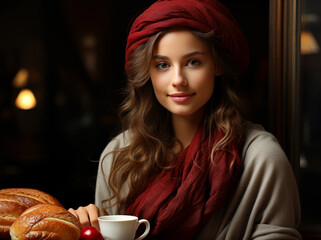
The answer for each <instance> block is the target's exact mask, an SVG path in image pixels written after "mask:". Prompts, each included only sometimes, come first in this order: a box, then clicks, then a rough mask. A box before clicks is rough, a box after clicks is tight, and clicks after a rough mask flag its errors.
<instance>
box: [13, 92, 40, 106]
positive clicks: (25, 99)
mask: <svg viewBox="0 0 321 240" xmlns="http://www.w3.org/2000/svg"><path fill="white" fill-rule="evenodd" d="M15 103H16V106H17V107H18V108H20V109H24V110H28V109H32V108H34V107H35V106H36V105H37V101H36V98H35V95H34V94H33V92H32V91H31V90H29V89H23V90H21V92H20V93H19V94H18V96H17V98H16V102H15Z"/></svg>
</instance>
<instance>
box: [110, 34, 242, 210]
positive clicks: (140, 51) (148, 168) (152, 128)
mask: <svg viewBox="0 0 321 240" xmlns="http://www.w3.org/2000/svg"><path fill="white" fill-rule="evenodd" d="M191 31H192V32H193V33H194V34H195V35H196V36H197V37H199V38H200V39H202V40H204V41H205V42H206V43H207V44H208V46H209V49H210V51H211V54H212V56H213V57H214V60H215V63H216V64H218V66H219V67H220V68H221V70H222V72H223V74H222V76H220V77H216V78H215V87H214V92H213V94H212V97H211V99H210V100H209V101H208V103H207V111H206V114H205V116H204V118H205V121H204V129H205V133H207V136H208V137H211V133H212V132H213V131H214V129H218V130H220V131H222V132H223V133H224V137H223V138H222V139H221V140H220V141H218V142H216V143H215V144H214V146H211V147H212V150H211V157H212V158H213V156H214V154H215V153H216V152H217V151H220V150H223V151H228V152H229V145H230V144H231V143H233V142H234V141H240V139H241V137H242V122H243V114H242V112H243V110H244V106H243V105H242V101H241V98H240V97H239V96H238V94H237V92H238V90H237V89H238V76H237V74H236V71H235V68H234V66H233V62H232V60H231V59H230V57H229V55H228V54H226V52H225V50H224V49H223V47H221V44H220V38H219V37H215V36H214V34H213V33H212V32H211V33H205V34H204V33H200V32H198V31H194V30H191ZM164 34H165V32H159V33H157V34H156V35H154V36H152V37H151V38H150V39H149V40H148V41H147V42H146V43H144V44H142V45H140V46H139V47H137V48H136V50H135V51H134V52H133V54H132V55H131V58H130V60H129V68H128V69H127V78H128V85H127V89H126V91H125V96H126V98H125V100H124V102H123V104H122V106H121V108H120V119H121V121H122V126H123V130H124V131H125V130H128V132H129V134H130V145H128V146H126V147H124V148H121V149H117V150H114V151H113V153H116V157H115V160H114V162H113V165H112V168H111V173H110V175H109V178H108V179H107V181H108V184H109V187H110V189H111V191H112V193H113V196H112V197H111V198H109V199H106V200H104V201H109V200H111V199H116V201H114V202H115V204H119V206H120V209H121V210H125V209H126V208H127V207H128V206H129V205H130V204H131V203H132V202H133V201H134V200H135V198H136V197H137V196H138V195H139V194H140V193H141V191H142V190H143V189H144V184H145V183H146V182H147V180H148V179H149V178H151V177H153V176H157V174H158V173H159V172H160V171H162V170H163V169H166V168H171V167H172V166H173V165H172V162H173V161H172V160H173V159H174V158H175V153H174V152H173V147H174V145H175V144H176V143H178V140H177V139H175V136H174V133H173V129H172V125H171V116H170V113H169V112H168V111H167V110H166V109H165V108H164V107H163V106H161V105H160V103H159V102H158V101H157V99H156V97H155V95H154V91H153V87H152V83H151V81H150V75H149V66H150V62H151V58H152V53H153V50H154V46H155V44H156V43H157V41H158V39H160V37H161V36H163V35H164ZM231 167H232V166H231ZM124 188H128V189H127V190H128V195H127V196H124V194H122V192H123V191H125V190H124ZM115 204H113V205H115ZM109 207H111V206H109Z"/></svg>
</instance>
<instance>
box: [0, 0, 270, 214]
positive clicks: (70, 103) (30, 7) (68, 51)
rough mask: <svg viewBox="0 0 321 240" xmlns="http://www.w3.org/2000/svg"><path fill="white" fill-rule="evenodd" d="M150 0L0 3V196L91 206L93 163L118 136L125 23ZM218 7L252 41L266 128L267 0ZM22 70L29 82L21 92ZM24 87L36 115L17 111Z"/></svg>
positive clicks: (249, 79)
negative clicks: (19, 191)
mask: <svg viewBox="0 0 321 240" xmlns="http://www.w3.org/2000/svg"><path fill="white" fill-rule="evenodd" d="M151 2H152V1H150V0H149V1H147V0H140V1H139V0H135V1H126V2H125V1H114V0H113V1H108V0H105V1H104V0H91V1H89V0H78V1H72V0H61V1H59V0H53V1H42V0H28V1H25V0H11V1H2V2H1V4H0V189H2V188H10V187H28V188H36V189H39V190H42V191H45V192H48V193H50V194H52V195H53V196H55V197H56V198H57V199H58V200H60V201H61V202H62V203H63V204H64V206H65V207H66V208H69V207H74V208H76V207H78V206H80V205H87V204H88V203H90V202H93V201H94V185H95V176H96V171H97V166H98V164H97V161H98V159H99V156H100V154H101V152H102V150H103V148H104V147H105V146H106V144H107V143H108V142H109V140H110V139H111V137H113V136H114V135H115V134H116V133H117V132H118V131H119V121H118V118H117V111H116V110H117V107H118V105H119V103H120V102H121V100H122V97H121V94H120V91H121V89H122V88H123V86H124V83H125V74H124V67H123V66H124V49H125V45H126V35H127V32H128V29H129V26H130V25H129V23H130V22H131V21H132V19H133V18H134V17H135V16H137V14H139V13H140V11H141V10H142V9H143V8H145V7H147V6H149V5H150V3H151ZM222 2H223V3H224V4H225V5H226V6H227V7H228V8H229V9H230V10H231V11H232V13H233V14H234V15H235V17H236V18H237V20H238V21H239V23H240V26H241V28H242V29H243V31H244V33H245V35H246V37H247V39H248V41H249V46H250V53H251V65H250V67H249V70H248V72H247V74H246V75H245V76H244V77H243V79H242V88H243V90H244V94H245V96H246V98H247V100H248V102H249V107H250V110H251V111H250V115H249V117H250V119H251V120H253V121H255V122H258V123H261V124H263V125H264V126H265V127H267V119H268V117H267V112H268V111H267V79H268V64H267V63H268V21H269V20H268V17H269V15H268V14H269V13H268V10H269V9H268V7H269V6H268V1H267V0H264V1H263V0H260V1H239V0H225V1H222ZM23 68H24V69H27V70H28V72H29V77H28V82H27V85H26V86H24V87H15V86H13V79H14V77H15V75H16V74H17V72H18V71H19V70H20V69H23ZM22 88H29V89H31V90H32V91H33V93H34V94H35V97H36V99H37V106H36V107H35V108H34V109H31V110H21V109H18V108H17V107H16V106H15V104H14V101H15V99H16V97H17V94H18V93H19V91H20V90H21V89H22Z"/></svg>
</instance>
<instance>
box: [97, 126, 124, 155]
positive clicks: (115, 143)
mask: <svg viewBox="0 0 321 240" xmlns="http://www.w3.org/2000/svg"><path fill="white" fill-rule="evenodd" d="M129 142H130V134H129V131H128V130H125V131H123V132H121V133H119V134H117V135H116V136H115V137H113V138H112V139H111V140H110V142H109V143H108V144H107V146H106V147H105V149H104V150H103V152H102V155H103V156H104V155H106V154H107V153H109V152H112V151H113V150H116V149H119V148H123V147H126V146H128V145H129Z"/></svg>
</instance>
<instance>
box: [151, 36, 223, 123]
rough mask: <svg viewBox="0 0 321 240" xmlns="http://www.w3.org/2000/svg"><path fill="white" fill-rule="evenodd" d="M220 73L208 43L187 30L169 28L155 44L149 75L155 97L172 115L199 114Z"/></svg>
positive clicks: (186, 115)
mask: <svg viewBox="0 0 321 240" xmlns="http://www.w3.org/2000/svg"><path fill="white" fill-rule="evenodd" d="M218 74H219V69H218V68H217V67H216V65H215V62H214V59H213V57H212V55H211V53H210V51H209V49H208V46H207V44H206V43H205V42H204V41H202V40H200V39H199V38H197V37H196V36H195V35H194V34H193V33H192V32H190V31H188V30H172V31H169V32H167V33H166V34H165V35H164V36H162V37H161V38H160V39H159V41H158V43H157V44H156V46H155V49H154V52H153V56H152V61H151V64H150V76H151V80H152V85H153V88H154V92H155V95H156V98H157V99H158V101H159V103H160V104H161V105H162V106H163V107H165V108H166V109H167V110H168V111H170V112H171V113H172V114H173V115H177V116H180V117H188V116H194V115H197V114H202V113H203V111H202V110H203V109H204V106H205V104H206V103H207V101H208V100H209V99H210V97H211V95H212V93H213V90H214V79H215V76H216V75H218Z"/></svg>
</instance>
